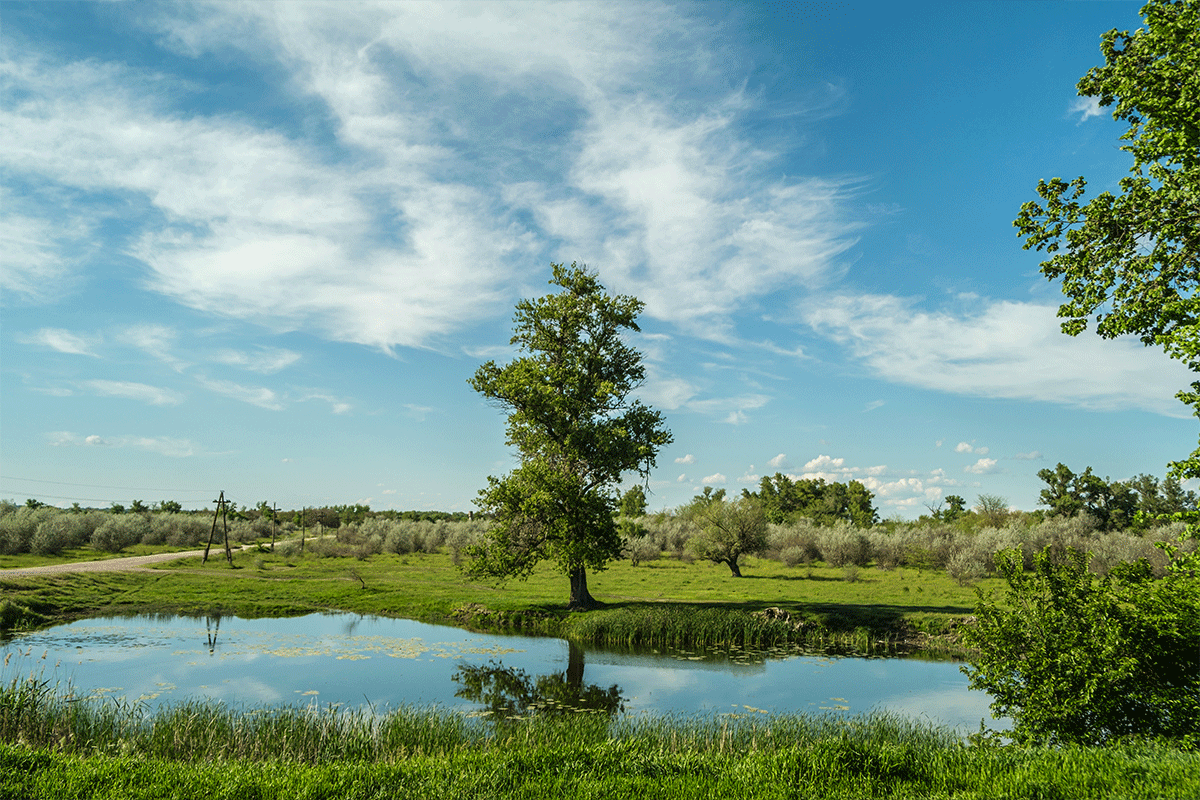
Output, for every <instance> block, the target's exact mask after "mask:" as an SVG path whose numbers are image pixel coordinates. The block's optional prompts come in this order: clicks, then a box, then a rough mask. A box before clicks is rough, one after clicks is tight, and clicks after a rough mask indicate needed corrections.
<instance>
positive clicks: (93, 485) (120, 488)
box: [0, 475, 212, 500]
mask: <svg viewBox="0 0 1200 800" xmlns="http://www.w3.org/2000/svg"><path fill="white" fill-rule="evenodd" d="M0 478H3V479H5V480H9V481H27V482H29V483H52V484H54V485H56V486H82V487H84V488H85V489H114V490H116V491H122V492H211V491H212V489H155V488H154V487H146V486H101V485H99V484H96V483H67V482H66V481H43V480H39V479H37V478H20V477H17V476H16V475H0ZM47 497H49V495H47ZM59 499H63V500H71V499H74V498H70V497H66V498H59Z"/></svg>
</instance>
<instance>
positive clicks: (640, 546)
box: [624, 535, 662, 567]
mask: <svg viewBox="0 0 1200 800" xmlns="http://www.w3.org/2000/svg"><path fill="white" fill-rule="evenodd" d="M624 552H625V555H627V556H628V557H629V560H630V561H631V562H632V563H633V566H635V567H636V566H637V565H638V564H640V563H642V562H643V561H657V560H658V559H659V557H660V556H661V555H662V549H661V548H660V547H659V546H658V542H657V541H656V540H655V538H654V537H653V536H649V535H645V536H633V537H630V538H629V539H626V540H625V549H624Z"/></svg>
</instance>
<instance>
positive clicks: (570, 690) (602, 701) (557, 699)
mask: <svg viewBox="0 0 1200 800" xmlns="http://www.w3.org/2000/svg"><path fill="white" fill-rule="evenodd" d="M568 648H569V651H568V655H567V671H566V672H556V673H553V674H551V675H539V676H537V677H536V678H530V676H529V673H527V672H525V671H524V670H521V669H514V668H513V667H506V666H504V665H503V664H501V663H499V662H497V661H489V662H488V663H487V664H486V665H478V666H476V665H471V664H464V665H462V666H460V667H459V668H458V669H457V670H456V671H455V673H454V682H455V683H458V684H460V685H461V687H462V688H460V689H459V690H458V691H456V692H455V693H454V694H455V696H456V697H461V698H463V699H466V700H470V701H472V702H475V703H479V704H481V705H483V706H486V707H487V709H488V711H489V712H490V713H491V715H492V717H493V718H494V719H513V718H517V717H528V716H531V715H535V714H540V715H546V716H559V715H565V714H576V713H579V712H591V713H596V714H606V715H609V716H611V715H613V714H616V713H617V712H619V711H621V709H622V708H624V703H625V698H624V697H622V696H621V688H620V687H619V686H617V685H616V684H613V685H612V686H610V687H608V688H607V689H603V688H601V687H599V686H596V685H595V684H589V685H584V682H583V648H581V647H579V646H578V645H576V644H574V643H568Z"/></svg>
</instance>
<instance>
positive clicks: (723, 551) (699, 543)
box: [683, 491, 767, 578]
mask: <svg viewBox="0 0 1200 800" xmlns="http://www.w3.org/2000/svg"><path fill="white" fill-rule="evenodd" d="M723 495H724V492H723V491H722V492H721V494H720V495H701V496H699V497H697V498H695V499H694V500H693V501H692V503H691V504H690V505H689V506H687V507H686V508H685V509H684V511H683V514H684V516H685V517H687V518H688V519H689V520H691V521H692V523H693V524H695V525H696V527H698V528H699V529H700V533H699V534H698V535H696V536H693V537H692V538H691V539H690V540H689V541H688V547H689V548H690V549H691V551H692V553H693V554H694V555H695V556H696V557H697V558H702V559H704V560H705V561H712V562H713V563H715V564H726V565H728V567H729V570H730V572H731V573H732V574H733V577H735V578H740V577H742V570H741V567H740V566H738V559H739V558H741V557H742V556H743V555H752V554H755V553H761V552H762V551H763V550H766V549H767V516H766V514H765V513H763V507H762V501H761V500H759V499H758V498H757V497H753V496H742V497H739V498H737V499H736V500H731V501H726V500H725V499H724V496H723Z"/></svg>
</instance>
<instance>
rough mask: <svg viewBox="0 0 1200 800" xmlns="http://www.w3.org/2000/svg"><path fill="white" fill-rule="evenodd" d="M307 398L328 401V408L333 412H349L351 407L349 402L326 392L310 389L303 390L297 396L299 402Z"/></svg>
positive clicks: (305, 400)
mask: <svg viewBox="0 0 1200 800" xmlns="http://www.w3.org/2000/svg"><path fill="white" fill-rule="evenodd" d="M309 400H324V401H325V402H326V403H329V407H330V410H331V411H333V413H334V414H346V413H349V411H350V409H352V408H353V406H352V405H351V404H350V403H349V402H347V401H345V400H341V399H339V398H337V397H334V396H333V395H331V394H328V393H326V392H319V391H313V390H310V391H308V392H305V393H304V394H303V395H301V396H300V398H299V402H301V403H304V402H307V401H309Z"/></svg>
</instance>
